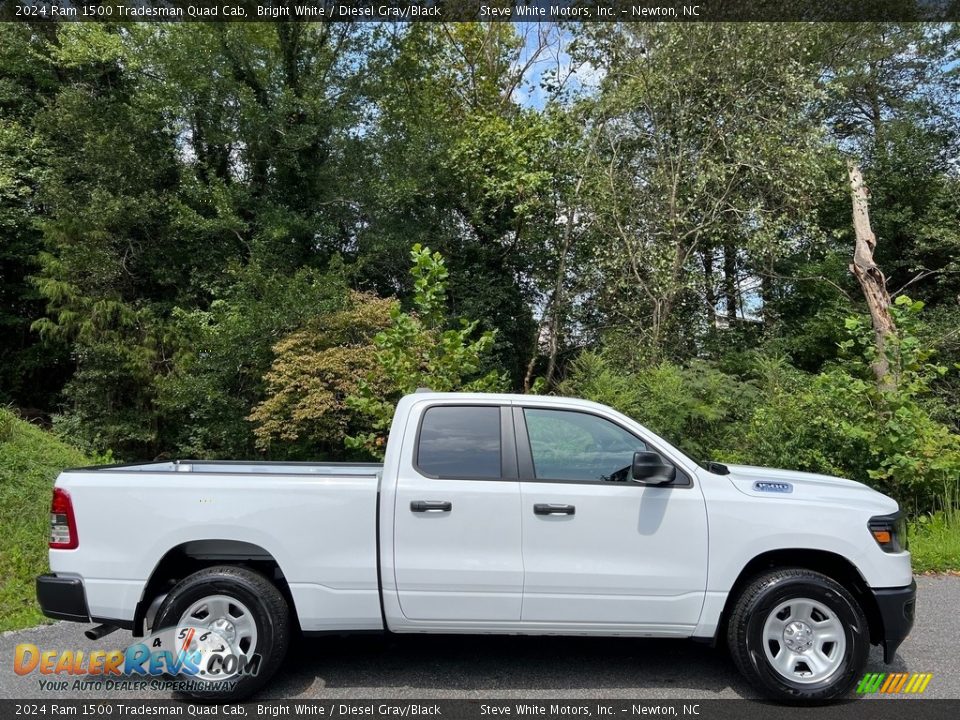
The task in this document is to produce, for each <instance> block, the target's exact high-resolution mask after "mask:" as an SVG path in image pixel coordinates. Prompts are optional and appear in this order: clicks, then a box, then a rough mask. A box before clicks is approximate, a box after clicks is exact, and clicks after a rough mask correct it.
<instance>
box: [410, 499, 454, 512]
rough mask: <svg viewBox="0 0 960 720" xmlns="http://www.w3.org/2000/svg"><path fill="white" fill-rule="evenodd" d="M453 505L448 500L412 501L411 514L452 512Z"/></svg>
mask: <svg viewBox="0 0 960 720" xmlns="http://www.w3.org/2000/svg"><path fill="white" fill-rule="evenodd" d="M451 510H453V503H452V502H449V501H447V500H412V501H411V502H410V512H450V511H451Z"/></svg>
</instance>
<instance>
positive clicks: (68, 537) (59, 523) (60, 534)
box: [50, 488, 80, 550]
mask: <svg viewBox="0 0 960 720" xmlns="http://www.w3.org/2000/svg"><path fill="white" fill-rule="evenodd" d="M79 544H80V538H78V537H77V520H76V518H74V516H73V503H72V502H71V501H70V493H68V492H67V491H66V490H64V489H63V488H54V489H53V500H52V501H51V502H50V548H51V549H52V550H73V549H74V548H76V547H77V545H79Z"/></svg>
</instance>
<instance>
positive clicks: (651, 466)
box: [631, 451, 677, 485]
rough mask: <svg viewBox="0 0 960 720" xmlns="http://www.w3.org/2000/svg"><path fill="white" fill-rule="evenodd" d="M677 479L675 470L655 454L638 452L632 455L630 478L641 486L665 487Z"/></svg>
mask: <svg viewBox="0 0 960 720" xmlns="http://www.w3.org/2000/svg"><path fill="white" fill-rule="evenodd" d="M676 477H677V469H676V468H675V467H674V466H673V465H666V464H664V462H663V459H662V458H661V457H660V456H659V455H658V454H657V453H655V452H643V451H638V452H635V453H634V454H633V468H632V472H631V478H632V480H633V481H634V482H638V483H641V484H643V485H666V484H667V483H672V482H673V481H674V480H675V479H676Z"/></svg>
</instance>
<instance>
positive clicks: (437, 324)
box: [346, 244, 507, 458]
mask: <svg viewBox="0 0 960 720" xmlns="http://www.w3.org/2000/svg"><path fill="white" fill-rule="evenodd" d="M410 257H411V259H412V261H413V266H412V268H411V270H410V274H411V276H412V277H413V286H414V296H413V310H414V311H413V312H410V313H406V312H403V311H402V310H401V309H400V308H399V307H397V306H395V307H394V308H392V310H391V312H390V325H389V327H387V328H386V329H385V330H383V331H382V332H380V333H378V334H377V336H376V337H375V338H374V345H375V347H376V352H375V358H376V362H377V370H376V372H375V373H371V374H368V376H367V377H366V378H365V379H363V380H361V381H360V383H359V386H358V389H357V392H356V394H354V395H351V396H350V397H348V398H347V399H346V404H347V406H348V407H349V408H351V409H352V410H353V411H354V412H356V413H358V414H359V415H360V416H362V417H364V418H365V420H366V425H367V426H368V427H369V428H370V429H369V430H368V431H366V432H361V433H358V434H356V435H353V436H351V437H348V438H347V439H346V444H347V447H348V448H351V449H363V450H365V451H366V452H367V453H369V454H370V455H372V456H373V457H378V458H381V457H383V452H384V449H385V446H386V438H387V432H388V430H389V429H390V422H391V420H392V419H393V412H394V410H395V408H396V405H397V401H398V400H399V399H400V398H401V397H402V396H403V395H406V394H408V393H411V392H413V391H414V390H416V389H417V388H419V387H428V388H430V389H431V390H434V391H437V392H446V391H452V390H462V391H467V392H498V391H503V390H504V389H505V387H506V382H507V381H506V377H505V376H503V375H502V374H500V373H498V372H496V371H490V372H488V373H486V374H481V370H482V367H483V359H484V355H486V354H487V353H489V352H490V350H491V349H492V347H493V343H494V332H493V331H490V330H488V331H486V332H483V333H482V334H481V335H480V336H479V337H478V338H476V339H471V338H473V337H474V336H475V335H476V330H477V326H478V322H477V321H476V320H473V321H468V320H461V321H460V327H458V328H453V329H446V303H447V278H448V273H447V269H446V266H445V264H444V261H443V258H442V256H441V255H440V253H437V252H433V253H431V252H430V248H427V247H422V246H421V245H419V244H416V245H414V246H413V250H412V251H411V253H410ZM385 388H386V390H385Z"/></svg>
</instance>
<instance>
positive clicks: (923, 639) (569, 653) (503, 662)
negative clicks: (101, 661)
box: [0, 577, 960, 700]
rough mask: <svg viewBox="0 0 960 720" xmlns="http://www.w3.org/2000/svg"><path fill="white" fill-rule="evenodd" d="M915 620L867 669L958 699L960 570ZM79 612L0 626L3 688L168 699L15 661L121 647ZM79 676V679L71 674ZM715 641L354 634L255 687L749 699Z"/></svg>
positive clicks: (304, 645) (316, 648)
mask: <svg viewBox="0 0 960 720" xmlns="http://www.w3.org/2000/svg"><path fill="white" fill-rule="evenodd" d="M917 584H918V586H919V598H918V602H917V624H916V625H915V627H914V629H913V633H912V634H911V636H910V637H909V638H908V639H907V641H906V642H905V643H904V644H903V646H902V647H901V648H900V651H899V652H898V653H897V656H896V658H895V659H894V662H893V664H892V665H889V666H888V665H884V664H883V661H882V656H881V653H880V651H879V649H878V648H874V649H873V650H872V652H871V655H870V663H869V666H868V670H869V671H871V672H904V671H912V672H931V673H933V679H932V681H931V682H930V684H929V686H928V687H927V690H926V692H925V694H924V695H925V697H935V698H960V673H958V672H957V668H958V666H960V663H958V662H957V646H958V641H960V619H958V618H960V577H921V578H918V580H917ZM85 627H86V626H80V625H76V624H73V623H57V624H55V625H49V626H43V627H38V628H31V629H29V630H19V631H16V632H8V633H4V634H3V635H0V697H2V698H14V699H28V698H36V699H40V698H43V699H47V700H53V699H57V698H62V699H67V698H83V697H90V698H104V697H105V696H106V697H109V698H110V699H124V698H129V699H144V698H149V697H155V698H168V697H170V694H169V693H162V692H152V693H151V692H147V693H143V692H128V693H124V692H112V693H109V695H107V693H105V692H104V691H102V690H101V691H93V690H88V691H80V692H77V691H75V690H69V691H65V692H50V691H43V690H41V689H40V687H39V684H38V678H37V675H36V674H31V675H26V676H18V675H16V674H15V673H14V672H13V654H14V648H15V647H16V645H17V644H19V643H33V644H35V645H37V646H38V647H39V648H40V649H41V650H44V649H51V650H52V649H57V650H66V649H84V650H90V649H95V648H100V649H105V650H106V649H115V648H123V647H126V646H127V645H128V644H129V643H130V642H131V638H130V635H129V633H125V632H117V633H114V634H113V635H109V636H107V637H105V638H102V639H101V640H99V641H97V642H95V643H92V642H90V641H88V640H87V639H86V638H84V637H83V632H82V631H83V629H84V628H85ZM71 684H72V683H71ZM754 696H755V694H754V693H753V691H752V690H751V689H750V688H749V687H747V685H746V684H745V683H744V682H743V680H741V678H740V676H739V675H738V674H737V672H736V671H735V670H734V669H733V666H732V664H731V662H730V660H729V659H728V658H727V657H726V654H725V653H724V652H723V651H722V650H719V649H716V650H715V649H711V648H709V647H706V646H703V645H699V644H696V643H693V642H688V641H682V640H638V639H626V638H616V639H613V638H609V639H608V638H561V637H541V638H538V637H464V636H430V635H417V636H378V635H377V636H374V635H366V636H355V637H343V638H341V637H336V638H323V639H311V640H306V639H304V640H302V641H300V642H299V643H298V644H297V645H296V647H295V648H294V649H293V651H292V652H291V654H290V656H289V657H288V659H287V662H286V664H285V666H284V667H283V668H282V669H281V670H280V672H279V673H278V675H277V677H275V678H274V680H273V682H272V683H271V684H270V685H269V687H268V688H267V689H266V690H265V691H263V693H261V695H260V698H264V699H266V698H382V699H393V698H397V699H402V698H408V699H421V698H431V699H438V698H564V699H575V698H649V699H674V700H679V699H687V698H696V699H709V698H750V697H754Z"/></svg>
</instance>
